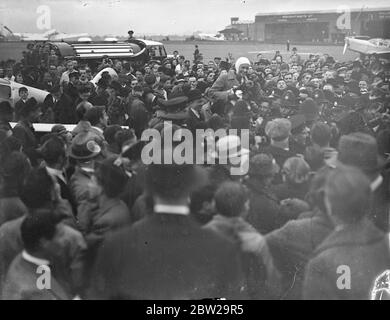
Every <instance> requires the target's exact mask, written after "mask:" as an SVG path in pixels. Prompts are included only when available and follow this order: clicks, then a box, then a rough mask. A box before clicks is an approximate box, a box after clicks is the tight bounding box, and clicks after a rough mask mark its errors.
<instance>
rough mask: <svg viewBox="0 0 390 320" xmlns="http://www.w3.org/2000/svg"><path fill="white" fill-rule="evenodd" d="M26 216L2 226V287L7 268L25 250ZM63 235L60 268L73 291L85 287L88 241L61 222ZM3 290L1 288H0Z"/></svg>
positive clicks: (59, 253)
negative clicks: (24, 229) (22, 228)
mask: <svg viewBox="0 0 390 320" xmlns="http://www.w3.org/2000/svg"><path fill="white" fill-rule="evenodd" d="M24 218H25V217H24V216H23V217H20V218H18V219H15V220H11V221H9V222H7V223H5V224H3V225H2V226H1V227H0V280H1V281H0V289H1V288H2V286H3V285H4V281H5V276H6V273H7V270H8V269H9V267H10V264H11V262H12V261H13V259H14V258H15V257H16V256H17V255H18V254H19V253H20V252H21V251H22V250H23V247H24V245H23V241H22V237H21V234H20V226H21V225H22V222H23V220H24ZM60 227H61V228H62V231H63V232H62V236H61V239H59V241H60V242H61V243H62V244H63V247H62V249H63V250H62V251H61V252H58V257H57V259H58V261H57V263H56V264H57V265H58V270H59V272H60V273H61V277H62V280H63V281H64V282H67V283H68V284H69V286H70V290H71V291H72V292H75V293H76V292H77V291H78V290H79V289H80V288H82V287H83V273H84V262H85V253H86V249H87V246H86V243H85V241H84V239H83V236H82V235H81V233H80V232H78V231H77V230H75V229H73V228H71V227H69V226H67V225H65V224H63V223H61V224H60ZM0 292H1V290H0Z"/></svg>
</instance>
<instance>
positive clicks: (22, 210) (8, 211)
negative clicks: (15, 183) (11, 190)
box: [0, 196, 27, 226]
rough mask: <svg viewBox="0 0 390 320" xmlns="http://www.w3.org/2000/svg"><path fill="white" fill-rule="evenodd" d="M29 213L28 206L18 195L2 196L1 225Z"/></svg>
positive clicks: (0, 201)
mask: <svg viewBox="0 0 390 320" xmlns="http://www.w3.org/2000/svg"><path fill="white" fill-rule="evenodd" d="M26 213H27V208H26V206H25V205H24V203H23V202H22V200H21V199H20V198H19V197H18V196H13V197H1V196H0V226H1V225H2V224H3V223H5V222H7V221H10V220H13V219H17V218H19V217H21V216H24V215H25V214H26Z"/></svg>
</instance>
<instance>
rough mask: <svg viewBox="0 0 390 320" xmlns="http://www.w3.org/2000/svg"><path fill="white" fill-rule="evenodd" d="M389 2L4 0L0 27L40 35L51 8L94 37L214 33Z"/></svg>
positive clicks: (71, 29)
mask: <svg viewBox="0 0 390 320" xmlns="http://www.w3.org/2000/svg"><path fill="white" fill-rule="evenodd" d="M388 3H389V1H388V0H365V1H361V0H326V1H324V0H318V1H316V0H279V1H278V0H67V1H65V0H18V1H15V0H1V2H0V23H2V24H4V25H6V26H8V27H9V28H10V29H11V30H13V31H14V32H40V30H39V29H38V27H37V22H36V21H37V18H38V16H39V14H38V13H37V8H38V7H39V6H40V5H48V6H49V7H50V9H51V27H52V28H55V29H57V30H59V31H62V32H67V33H75V32H87V33H89V34H91V35H96V34H99V35H103V34H107V35H108V34H111V35H126V34H127V30H129V28H131V29H133V30H134V31H135V33H136V35H138V36H140V35H143V34H180V35H183V34H192V33H193V32H194V31H202V32H206V33H215V32H216V31H218V30H221V29H223V28H224V27H225V26H227V25H228V24H229V23H230V17H233V16H237V17H240V19H243V20H254V17H255V15H256V13H259V12H280V11H298V10H321V9H334V10H335V9H337V7H338V6H340V5H348V6H351V7H352V8H361V7H362V6H365V7H371V8H372V7H386V6H388Z"/></svg>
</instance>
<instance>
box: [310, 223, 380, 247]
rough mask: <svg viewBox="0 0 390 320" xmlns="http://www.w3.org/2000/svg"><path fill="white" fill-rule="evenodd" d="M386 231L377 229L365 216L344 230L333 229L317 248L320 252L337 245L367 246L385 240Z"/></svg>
mask: <svg viewBox="0 0 390 320" xmlns="http://www.w3.org/2000/svg"><path fill="white" fill-rule="evenodd" d="M383 237H384V233H383V232H382V231H380V230H379V229H377V228H376V227H375V226H374V224H373V223H372V222H371V221H370V220H369V219H368V218H364V219H363V220H362V221H360V222H359V223H356V224H353V225H350V226H347V227H346V228H343V229H342V230H338V231H336V230H335V231H333V233H331V234H330V235H329V237H328V238H326V239H325V240H324V241H323V242H322V244H321V245H319V247H318V248H317V250H316V255H318V254H319V253H320V252H322V251H325V250H328V249H331V248H335V247H356V246H367V245H371V244H373V243H376V242H379V241H381V240H383Z"/></svg>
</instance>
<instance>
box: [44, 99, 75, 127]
mask: <svg viewBox="0 0 390 320" xmlns="http://www.w3.org/2000/svg"><path fill="white" fill-rule="evenodd" d="M44 105H45V108H46V109H52V110H53V112H54V119H55V122H56V123H62V124H75V123H76V122H77V117H76V107H75V105H74V104H73V101H72V99H71V98H70V97H69V96H68V95H67V94H65V93H64V94H62V95H61V97H60V99H59V100H57V102H56V103H54V100H53V96H52V95H51V94H48V95H47V96H46V98H45V101H44Z"/></svg>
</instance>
